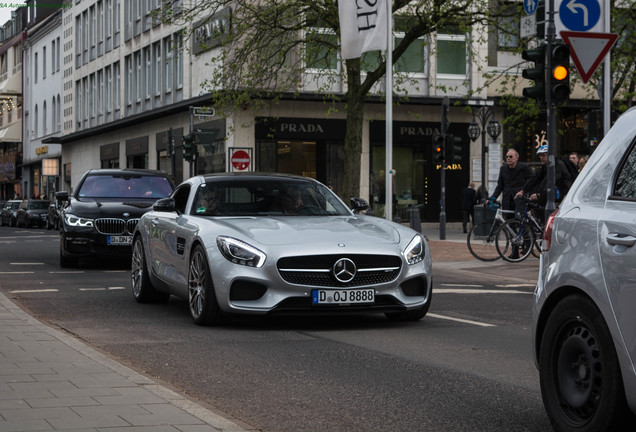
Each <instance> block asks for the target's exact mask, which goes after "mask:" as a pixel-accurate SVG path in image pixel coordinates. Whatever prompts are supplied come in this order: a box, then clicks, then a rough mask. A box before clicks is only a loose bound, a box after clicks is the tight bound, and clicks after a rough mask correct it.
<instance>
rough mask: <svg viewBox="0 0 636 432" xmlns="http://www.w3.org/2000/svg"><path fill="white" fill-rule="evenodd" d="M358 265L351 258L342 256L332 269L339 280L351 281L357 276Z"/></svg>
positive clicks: (343, 281)
mask: <svg viewBox="0 0 636 432" xmlns="http://www.w3.org/2000/svg"><path fill="white" fill-rule="evenodd" d="M356 270H357V269H356V265H355V263H354V262H353V261H351V260H350V259H349V258H340V259H339V260H338V261H336V263H335V264H334V265H333V268H332V269H331V271H332V273H333V276H334V277H335V278H336V280H338V282H342V283H347V282H351V281H352V280H353V278H354V277H356Z"/></svg>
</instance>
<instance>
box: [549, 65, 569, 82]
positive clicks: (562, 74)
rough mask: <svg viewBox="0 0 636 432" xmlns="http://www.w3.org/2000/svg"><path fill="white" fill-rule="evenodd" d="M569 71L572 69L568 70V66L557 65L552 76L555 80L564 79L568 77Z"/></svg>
mask: <svg viewBox="0 0 636 432" xmlns="http://www.w3.org/2000/svg"><path fill="white" fill-rule="evenodd" d="M569 73H570V71H569V70H568V68H566V67H565V66H561V65H559V66H557V67H555V68H554V70H553V71H552V77H553V78H554V79H555V80H558V81H563V80H564V79H566V78H567V77H568V74H569Z"/></svg>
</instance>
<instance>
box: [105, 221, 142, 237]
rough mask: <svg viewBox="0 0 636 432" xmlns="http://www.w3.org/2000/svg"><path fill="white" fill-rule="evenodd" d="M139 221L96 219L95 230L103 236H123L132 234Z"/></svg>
mask: <svg viewBox="0 0 636 432" xmlns="http://www.w3.org/2000/svg"><path fill="white" fill-rule="evenodd" d="M137 222H139V219H138V218H136V219H128V220H124V219H119V218H102V219H95V229H97V231H98V232H99V233H101V234H108V235H122V234H132V233H133V232H134V231H135V227H136V226H137Z"/></svg>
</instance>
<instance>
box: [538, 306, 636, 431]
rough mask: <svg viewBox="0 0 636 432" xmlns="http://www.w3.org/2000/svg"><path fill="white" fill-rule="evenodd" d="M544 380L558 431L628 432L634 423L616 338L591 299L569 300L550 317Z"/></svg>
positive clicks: (542, 368) (542, 351) (543, 345)
mask: <svg viewBox="0 0 636 432" xmlns="http://www.w3.org/2000/svg"><path fill="white" fill-rule="evenodd" d="M539 375H540V382H541V394H542V396H543V404H544V405H545V409H546V411H547V414H548V417H549V418H550V421H551V423H552V425H553V427H554V428H555V430H557V431H561V432H574V431H576V432H600V431H616V430H623V428H624V427H626V426H627V424H628V423H629V421H630V420H631V414H630V412H629V409H628V407H627V402H626V398H625V390H624V388H623V380H622V376H621V370H620V365H619V363H618V357H617V355H616V349H615V347H614V343H613V341H612V336H611V334H610V332H609V329H608V327H607V324H606V322H605V320H604V319H603V316H602V315H601V313H600V311H599V310H598V308H597V307H596V306H595V305H594V304H593V303H592V302H591V301H590V300H588V299H586V298H583V297H580V296H571V297H568V298H566V299H565V300H562V301H561V302H560V303H559V304H558V305H557V306H556V307H555V308H554V310H553V311H552V313H551V314H550V317H549V318H548V320H547V322H546V326H545V330H544V332H543V335H542V338H541V342H540V353H539ZM632 427H633V425H632Z"/></svg>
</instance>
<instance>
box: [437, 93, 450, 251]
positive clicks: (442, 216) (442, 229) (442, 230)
mask: <svg viewBox="0 0 636 432" xmlns="http://www.w3.org/2000/svg"><path fill="white" fill-rule="evenodd" d="M449 106H450V101H449V99H448V96H445V97H444V99H443V100H442V121H441V129H442V130H441V131H440V132H441V134H442V138H443V139H444V151H443V155H442V159H443V160H442V164H441V165H442V168H441V170H440V189H441V190H440V192H441V193H440V205H439V207H440V211H439V239H440V240H446V131H447V130H448V124H449V122H448V108H449Z"/></svg>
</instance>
